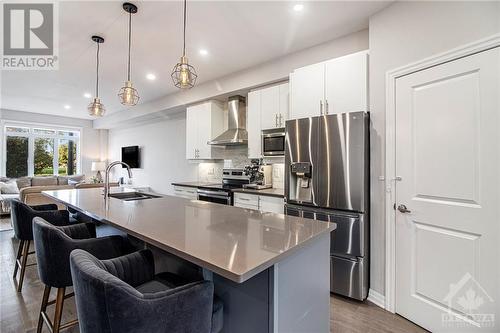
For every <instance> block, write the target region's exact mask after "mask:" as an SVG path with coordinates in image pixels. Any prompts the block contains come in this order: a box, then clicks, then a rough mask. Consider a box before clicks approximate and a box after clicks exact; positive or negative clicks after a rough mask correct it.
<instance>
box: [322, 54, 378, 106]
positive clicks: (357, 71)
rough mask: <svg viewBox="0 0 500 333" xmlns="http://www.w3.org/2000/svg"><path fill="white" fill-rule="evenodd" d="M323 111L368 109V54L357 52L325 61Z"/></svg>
mask: <svg viewBox="0 0 500 333" xmlns="http://www.w3.org/2000/svg"><path fill="white" fill-rule="evenodd" d="M325 82H326V83H325V99H326V101H325V103H326V104H325V112H326V113H327V114H336V113H344V112H355V111H367V110H368V54H367V52H358V53H354V54H350V55H347V56H344V57H340V58H336V59H333V60H330V61H327V62H326V74H325Z"/></svg>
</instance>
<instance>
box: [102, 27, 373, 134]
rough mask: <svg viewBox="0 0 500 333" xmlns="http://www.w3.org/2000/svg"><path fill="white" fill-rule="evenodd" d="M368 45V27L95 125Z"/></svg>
mask: <svg viewBox="0 0 500 333" xmlns="http://www.w3.org/2000/svg"><path fill="white" fill-rule="evenodd" d="M367 48H368V31H367V30H362V31H359V32H356V33H353V34H350V35H347V36H344V37H341V38H337V39H334V40H332V41H330V42H327V43H324V44H320V45H317V46H314V47H311V48H308V49H305V50H302V51H298V52H296V53H292V54H289V55H286V56H284V57H281V58H278V59H273V60H272V61H269V62H266V63H264V64H261V65H258V66H255V67H252V68H249V69H246V70H243V71H240V72H237V73H233V74H230V75H228V76H225V77H221V78H218V79H216V80H212V81H209V82H205V83H202V84H200V85H197V86H196V87H194V88H192V89H190V90H189V91H179V92H177V93H174V94H170V95H167V96H165V97H163V98H160V99H158V100H155V101H152V102H149V103H144V104H140V105H137V106H135V107H133V108H131V109H128V110H124V111H120V112H117V113H114V114H111V115H109V116H106V117H103V118H101V119H96V120H95V121H94V127H95V128H117V127H119V126H121V125H122V124H124V123H131V122H133V121H134V119H137V118H145V117H148V115H151V114H153V113H156V112H160V111H162V113H168V112H178V111H182V110H183V108H184V106H185V105H188V104H192V103H195V102H198V101H202V100H206V99H209V98H213V97H215V96H220V95H224V94H228V93H232V92H235V91H238V90H243V89H250V88H253V87H257V86H262V85H265V84H269V83H272V82H277V81H281V80H283V79H287V78H288V75H289V74H290V72H291V71H293V70H294V69H296V68H299V67H303V66H306V65H309V64H314V63H317V62H321V61H325V60H329V59H332V58H336V57H340V56H343V55H346V54H350V53H354V52H358V51H362V50H366V49H367Z"/></svg>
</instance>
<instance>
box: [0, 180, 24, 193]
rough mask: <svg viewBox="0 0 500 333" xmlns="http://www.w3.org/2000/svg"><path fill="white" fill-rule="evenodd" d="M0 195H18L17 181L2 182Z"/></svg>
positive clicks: (0, 183)
mask: <svg viewBox="0 0 500 333" xmlns="http://www.w3.org/2000/svg"><path fill="white" fill-rule="evenodd" d="M0 193H3V194H18V193H19V189H18V188H17V183H16V182H15V181H10V182H8V183H3V182H0Z"/></svg>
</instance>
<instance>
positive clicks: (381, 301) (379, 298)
mask: <svg viewBox="0 0 500 333" xmlns="http://www.w3.org/2000/svg"><path fill="white" fill-rule="evenodd" d="M368 300H369V301H370V302H372V303H373V304H375V305H377V306H379V307H381V308H382V309H385V296H384V295H382V294H380V293H378V292H376V291H375V290H373V289H370V290H368Z"/></svg>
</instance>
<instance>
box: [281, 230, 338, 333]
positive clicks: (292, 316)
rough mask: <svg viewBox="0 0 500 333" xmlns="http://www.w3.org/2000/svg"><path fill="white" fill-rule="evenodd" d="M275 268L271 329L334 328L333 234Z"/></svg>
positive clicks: (321, 331) (311, 331)
mask: <svg viewBox="0 0 500 333" xmlns="http://www.w3.org/2000/svg"><path fill="white" fill-rule="evenodd" d="M273 268H274V269H273V273H272V279H271V281H272V286H271V289H272V293H271V294H272V296H273V297H272V300H271V301H272V311H271V314H272V321H273V323H272V324H273V325H272V330H271V332H273V333H285V332H308V333H315V332H318V333H325V332H330V328H329V327H330V235H329V234H325V235H323V236H321V237H320V238H318V239H317V240H316V241H315V242H313V243H311V244H308V245H307V246H305V247H304V248H302V249H301V250H300V251H297V252H296V253H295V254H294V255H292V256H290V257H288V258H286V259H284V260H283V261H281V262H279V263H277V264H275V265H274V267H273Z"/></svg>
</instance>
